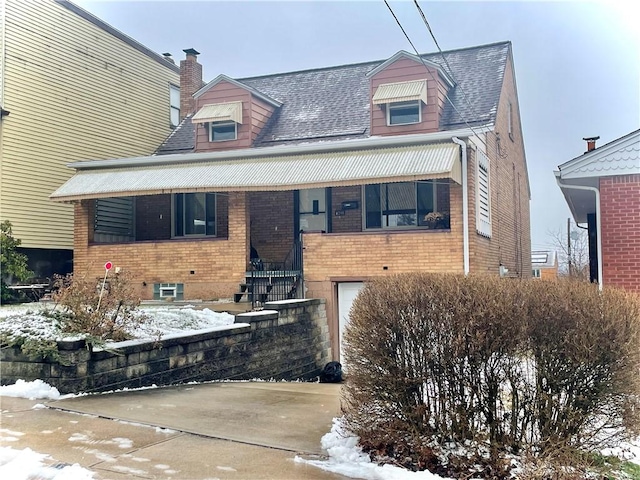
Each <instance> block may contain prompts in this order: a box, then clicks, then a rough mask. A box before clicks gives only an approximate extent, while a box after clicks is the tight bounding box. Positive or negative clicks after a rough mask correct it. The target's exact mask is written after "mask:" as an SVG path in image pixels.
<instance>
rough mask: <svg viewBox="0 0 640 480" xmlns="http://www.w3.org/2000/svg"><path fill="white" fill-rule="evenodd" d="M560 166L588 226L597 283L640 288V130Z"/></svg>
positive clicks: (572, 202)
mask: <svg viewBox="0 0 640 480" xmlns="http://www.w3.org/2000/svg"><path fill="white" fill-rule="evenodd" d="M598 138H599V137H592V138H585V140H586V141H587V151H586V152H585V153H584V154H583V155H580V156H579V157H576V158H574V159H573V160H570V161H568V162H566V163H563V164H562V165H560V166H559V167H558V171H556V172H555V175H556V180H557V182H558V185H559V186H560V188H561V189H562V193H563V194H564V197H565V199H566V200H567V203H568V205H569V208H570V209H571V214H572V215H573V218H574V219H575V221H576V223H583V224H586V225H587V226H588V228H589V269H590V278H591V281H592V282H598V283H599V284H600V287H602V286H616V287H622V288H625V289H628V290H631V291H636V292H640V273H639V272H640V130H636V131H635V132H631V133H629V134H627V135H625V136H623V137H621V138H618V139H616V140H613V141H612V142H609V143H607V144H606V145H603V146H601V147H598V148H596V140H598Z"/></svg>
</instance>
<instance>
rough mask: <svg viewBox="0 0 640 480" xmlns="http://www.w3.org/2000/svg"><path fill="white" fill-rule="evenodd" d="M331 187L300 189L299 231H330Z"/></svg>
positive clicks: (298, 203) (298, 204) (298, 200)
mask: <svg viewBox="0 0 640 480" xmlns="http://www.w3.org/2000/svg"><path fill="white" fill-rule="evenodd" d="M328 192H329V189H326V188H309V189H306V190H298V191H297V192H296V198H297V201H296V203H297V205H296V206H297V209H296V210H297V218H296V221H297V224H298V225H297V231H298V232H299V231H304V232H328V231H329V225H328V216H327V211H328V210H329V209H330V206H329V201H328V197H329V193H328Z"/></svg>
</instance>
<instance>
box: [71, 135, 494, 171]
mask: <svg viewBox="0 0 640 480" xmlns="http://www.w3.org/2000/svg"><path fill="white" fill-rule="evenodd" d="M490 130H491V127H488V126H484V127H482V126H480V127H473V129H470V128H462V129H458V130H445V131H441V132H434V133H419V134H415V135H398V136H393V137H369V138H363V139H356V140H338V141H334V142H316V143H308V144H302V145H278V146H275V147H261V148H244V149H239V150H227V151H219V152H200V153H176V154H172V155H151V156H147V157H132V158H114V159H109V160H90V161H81V162H73V163H69V164H67V166H68V167H69V168H74V169H76V170H91V169H98V168H127V167H132V168H134V167H142V166H149V165H171V164H179V163H197V162H211V161H216V160H234V159H238V158H257V157H270V156H276V155H299V154H319V153H325V152H326V153H329V152H336V151H346V150H356V149H371V148H385V147H396V146H398V147H400V146H407V145H416V144H421V143H424V144H427V143H433V142H443V141H449V140H451V137H463V138H465V137H471V136H474V135H476V134H481V133H486V132H488V131H490Z"/></svg>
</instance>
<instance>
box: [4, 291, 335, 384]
mask: <svg viewBox="0 0 640 480" xmlns="http://www.w3.org/2000/svg"><path fill="white" fill-rule="evenodd" d="M109 347H110V348H109V349H108V350H98V349H96V350H94V351H90V350H89V349H88V348H87V345H86V344H85V341H84V340H77V341H64V342H58V350H59V353H60V359H59V361H52V360H48V359H34V358H30V357H27V356H25V355H24V354H23V353H22V352H21V351H20V348H19V347H11V348H10V347H3V348H2V350H1V354H0V361H1V362H2V378H1V382H2V384H11V383H15V381H16V380H17V379H19V378H21V379H23V380H27V381H29V380H35V379H41V380H43V381H45V382H46V383H48V384H50V385H52V386H54V387H56V388H58V390H59V391H60V392H61V393H78V392H92V391H106V390H114V389H121V388H125V387H128V388H136V387H143V386H149V385H153V384H156V385H169V384H173V383H181V382H187V381H207V380H248V379H254V378H261V379H271V378H273V379H276V380H293V379H312V378H314V377H316V376H317V375H318V374H319V373H320V370H321V369H322V367H323V366H324V365H325V364H326V363H327V362H328V361H330V360H331V358H330V355H331V353H330V352H331V347H330V342H329V328H328V325H327V317H326V312H325V303H324V300H319V299H310V300H285V301H281V302H268V303H267V304H266V305H265V310H262V311H259V312H249V313H243V314H239V315H236V318H235V323H234V324H233V325H229V326H225V327H217V328H214V329H211V330H202V331H199V332H197V333H195V334H192V335H180V334H173V335H167V336H165V337H163V338H162V339H161V340H158V341H140V340H130V341H126V342H119V343H113V344H110V345H109Z"/></svg>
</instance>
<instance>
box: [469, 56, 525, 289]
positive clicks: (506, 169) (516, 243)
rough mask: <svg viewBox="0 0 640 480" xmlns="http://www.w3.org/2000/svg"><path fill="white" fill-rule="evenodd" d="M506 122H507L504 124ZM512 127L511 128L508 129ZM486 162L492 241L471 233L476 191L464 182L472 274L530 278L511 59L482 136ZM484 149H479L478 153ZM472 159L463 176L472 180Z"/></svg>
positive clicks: (521, 148)
mask: <svg viewBox="0 0 640 480" xmlns="http://www.w3.org/2000/svg"><path fill="white" fill-rule="evenodd" d="M509 120H511V122H509ZM509 123H511V126H509ZM483 137H484V139H485V142H486V153H487V155H488V157H489V159H490V165H491V166H490V182H491V205H492V208H491V210H492V212H491V215H492V219H491V228H492V236H491V239H488V238H486V237H483V236H481V235H477V234H476V233H475V222H476V216H475V211H476V186H475V181H471V182H469V202H470V207H469V208H470V216H469V221H470V224H471V226H472V227H473V228H471V229H470V233H469V235H470V238H471V239H472V241H471V246H470V257H471V267H472V269H471V271H472V272H478V273H491V274H497V273H498V270H499V266H500V264H502V265H504V266H505V267H506V268H507V269H508V274H507V276H509V277H523V278H530V277H531V225H530V193H529V181H528V172H527V165H526V160H525V154H524V141H523V138H522V128H521V124H520V111H519V109H518V101H517V92H516V84H515V77H514V75H513V66H512V62H511V59H509V60H508V62H507V68H506V71H505V75H504V82H503V86H502V92H501V95H500V103H499V105H498V112H497V117H496V126H495V130H494V131H493V132H489V133H487V134H486V135H484V136H483ZM483 148H484V147H483ZM475 170H476V163H475V155H473V154H472V155H470V159H469V169H468V174H469V178H470V179H475Z"/></svg>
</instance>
